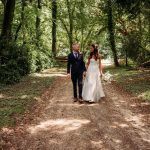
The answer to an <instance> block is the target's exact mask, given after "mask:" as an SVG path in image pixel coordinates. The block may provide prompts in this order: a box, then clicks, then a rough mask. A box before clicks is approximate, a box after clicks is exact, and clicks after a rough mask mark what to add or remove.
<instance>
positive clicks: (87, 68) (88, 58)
mask: <svg viewBox="0 0 150 150" xmlns="http://www.w3.org/2000/svg"><path fill="white" fill-rule="evenodd" d="M89 64H90V58H88V62H87V65H86V70H88V67H89Z"/></svg>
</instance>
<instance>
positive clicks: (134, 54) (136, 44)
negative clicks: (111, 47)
mask: <svg viewBox="0 0 150 150" xmlns="http://www.w3.org/2000/svg"><path fill="white" fill-rule="evenodd" d="M123 50H124V51H127V55H128V57H129V58H131V59H132V60H133V61H135V62H136V63H137V64H139V65H140V64H141V63H143V62H145V61H147V60H149V58H150V52H149V51H148V50H145V49H143V48H142V47H141V41H140V35H139V34H138V33H136V32H133V33H131V34H129V35H128V36H127V37H126V40H125V42H124V44H123Z"/></svg>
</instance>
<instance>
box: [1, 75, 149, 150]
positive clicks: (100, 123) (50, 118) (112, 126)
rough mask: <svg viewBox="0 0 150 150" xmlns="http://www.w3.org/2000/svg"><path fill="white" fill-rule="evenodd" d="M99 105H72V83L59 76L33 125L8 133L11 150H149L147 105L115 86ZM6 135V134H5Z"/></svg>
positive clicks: (111, 85) (48, 92)
mask: <svg viewBox="0 0 150 150" xmlns="http://www.w3.org/2000/svg"><path fill="white" fill-rule="evenodd" d="M104 88H105V92H106V99H105V100H103V101H101V102H100V103H98V104H78V103H73V102H72V84H71V82H69V81H67V79H66V77H58V79H57V80H56V81H55V84H54V86H53V89H51V91H49V90H48V91H47V92H46V93H45V94H44V96H43V99H46V100H47V101H46V105H45V107H44V109H43V110H42V113H41V114H40V116H36V117H35V118H34V121H32V124H30V125H25V126H24V125H23V126H22V127H18V128H19V129H22V132H20V131H21V130H17V129H16V130H15V131H11V130H10V131H9V137H8V139H7V146H6V147H3V149H10V150H150V105H149V103H146V102H144V101H140V100H138V99H137V98H135V97H132V96H131V95H128V94H126V93H125V92H123V91H122V90H121V89H120V88H118V87H117V86H116V85H114V84H106V85H105V86H104ZM7 132H8V131H7Z"/></svg>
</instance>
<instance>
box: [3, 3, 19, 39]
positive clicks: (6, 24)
mask: <svg viewBox="0 0 150 150" xmlns="http://www.w3.org/2000/svg"><path fill="white" fill-rule="evenodd" d="M15 3H16V1H15V0H7V1H6V3H5V8H4V19H3V25H2V31H1V38H3V39H6V41H10V40H11V39H12V33H11V30H12V23H13V18H14V10H15Z"/></svg>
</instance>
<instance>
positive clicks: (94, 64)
mask: <svg viewBox="0 0 150 150" xmlns="http://www.w3.org/2000/svg"><path fill="white" fill-rule="evenodd" d="M90 49H91V53H90V55H89V58H88V63H87V73H86V76H85V79H84V85H83V91H82V98H83V100H84V101H88V102H98V101H99V100H100V99H101V98H102V97H105V94H104V92H103V87H102V83H101V79H100V76H102V65H101V58H100V55H99V54H98V49H97V48H96V46H95V45H94V44H92V45H91V48H90Z"/></svg>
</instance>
